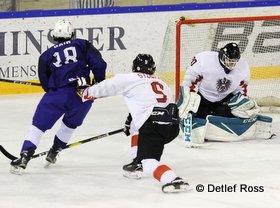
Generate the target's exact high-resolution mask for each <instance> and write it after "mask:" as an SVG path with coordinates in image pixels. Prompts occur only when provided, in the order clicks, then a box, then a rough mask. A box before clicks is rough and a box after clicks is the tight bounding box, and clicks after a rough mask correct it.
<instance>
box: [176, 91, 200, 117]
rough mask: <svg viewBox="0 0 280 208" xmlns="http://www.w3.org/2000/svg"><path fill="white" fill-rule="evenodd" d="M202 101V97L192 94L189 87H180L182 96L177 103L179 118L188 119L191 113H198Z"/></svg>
mask: <svg viewBox="0 0 280 208" xmlns="http://www.w3.org/2000/svg"><path fill="white" fill-rule="evenodd" d="M200 100H201V97H200V95H198V94H197V93H195V92H190V89H189V88H188V87H184V86H180V95H179V98H178V101H177V106H178V109H179V117H180V118H186V117H187V115H188V113H189V112H190V111H191V112H193V113H196V112H197V110H198V107H199V104H200Z"/></svg>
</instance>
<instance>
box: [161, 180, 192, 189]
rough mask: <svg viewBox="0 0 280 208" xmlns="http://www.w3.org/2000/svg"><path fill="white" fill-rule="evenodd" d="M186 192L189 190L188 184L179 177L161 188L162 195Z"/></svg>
mask: <svg viewBox="0 0 280 208" xmlns="http://www.w3.org/2000/svg"><path fill="white" fill-rule="evenodd" d="M188 190H190V189H189V184H188V183H187V182H185V181H184V180H183V179H182V178H180V177H177V178H175V179H174V180H173V181H171V182H170V183H167V184H165V185H163V186H162V192H163V193H176V192H184V191H188Z"/></svg>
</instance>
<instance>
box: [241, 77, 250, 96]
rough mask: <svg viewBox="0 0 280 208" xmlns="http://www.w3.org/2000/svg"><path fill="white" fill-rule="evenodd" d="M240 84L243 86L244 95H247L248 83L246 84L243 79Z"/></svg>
mask: <svg viewBox="0 0 280 208" xmlns="http://www.w3.org/2000/svg"><path fill="white" fill-rule="evenodd" d="M239 86H241V88H242V95H244V96H247V86H248V85H247V84H245V82H244V81H241V82H240V85H239Z"/></svg>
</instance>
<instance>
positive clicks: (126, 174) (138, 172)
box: [123, 171, 142, 179]
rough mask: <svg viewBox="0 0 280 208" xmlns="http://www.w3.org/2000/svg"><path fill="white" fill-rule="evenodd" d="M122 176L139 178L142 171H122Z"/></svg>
mask: <svg viewBox="0 0 280 208" xmlns="http://www.w3.org/2000/svg"><path fill="white" fill-rule="evenodd" d="M123 176H124V177H126V178H129V179H141V178H142V171H134V172H129V171H124V172H123Z"/></svg>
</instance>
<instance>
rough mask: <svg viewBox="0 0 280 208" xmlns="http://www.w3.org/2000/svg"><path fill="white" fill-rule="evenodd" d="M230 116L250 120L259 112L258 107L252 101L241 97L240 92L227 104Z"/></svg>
mask: <svg viewBox="0 0 280 208" xmlns="http://www.w3.org/2000/svg"><path fill="white" fill-rule="evenodd" d="M228 106H229V107H230V109H231V113H232V115H234V116H236V117H239V118H251V117H253V116H255V115H257V114H258V113H259V111H260V108H259V106H258V105H257V103H256V102H255V101H254V100H251V99H250V98H248V97H246V96H244V95H242V94H241V93H240V92H239V93H237V94H235V95H234V96H233V97H232V98H231V99H230V100H229V102H228Z"/></svg>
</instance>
